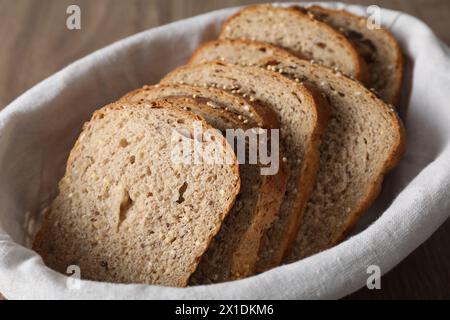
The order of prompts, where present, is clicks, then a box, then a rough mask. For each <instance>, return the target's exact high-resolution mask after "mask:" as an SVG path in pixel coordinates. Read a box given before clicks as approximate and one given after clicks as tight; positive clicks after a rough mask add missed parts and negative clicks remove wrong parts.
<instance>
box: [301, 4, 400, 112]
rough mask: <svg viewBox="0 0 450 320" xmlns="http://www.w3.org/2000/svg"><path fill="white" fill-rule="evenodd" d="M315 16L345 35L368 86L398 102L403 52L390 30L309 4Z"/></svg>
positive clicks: (395, 103) (388, 98)
mask: <svg viewBox="0 0 450 320" xmlns="http://www.w3.org/2000/svg"><path fill="white" fill-rule="evenodd" d="M308 12H310V13H311V14H312V15H313V16H314V17H315V18H316V19H318V20H320V21H322V22H325V23H327V24H329V25H330V26H332V27H334V28H336V29H337V30H339V31H340V32H341V33H343V34H344V35H345V36H346V37H347V39H349V40H350V41H351V42H352V43H353V45H354V46H355V48H356V50H358V52H359V54H360V56H361V57H362V58H363V59H364V61H365V62H366V64H367V66H368V71H369V83H368V84H369V86H370V87H371V88H373V89H374V90H375V91H376V93H377V94H378V95H379V96H380V97H381V98H382V99H383V100H384V101H386V102H388V103H391V104H393V105H398V103H399V100H400V90H401V84H402V75H403V54H402V51H401V49H400V46H399V44H398V42H397V40H395V38H394V37H393V36H392V34H391V33H390V32H389V31H388V30H386V29H384V28H381V27H380V28H376V29H369V28H368V26H367V19H366V18H365V17H360V16H357V15H354V14H352V13H350V12H347V11H345V10H333V9H327V8H322V7H320V6H312V7H309V8H308Z"/></svg>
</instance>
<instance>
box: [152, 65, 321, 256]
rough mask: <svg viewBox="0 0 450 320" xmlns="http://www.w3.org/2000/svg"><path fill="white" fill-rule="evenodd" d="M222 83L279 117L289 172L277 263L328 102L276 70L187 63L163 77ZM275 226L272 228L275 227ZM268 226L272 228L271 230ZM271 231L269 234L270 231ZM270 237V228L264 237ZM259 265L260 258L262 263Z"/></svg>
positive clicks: (306, 191) (303, 196) (299, 206)
mask: <svg viewBox="0 0 450 320" xmlns="http://www.w3.org/2000/svg"><path fill="white" fill-rule="evenodd" d="M161 83H162V84H167V83H182V84H183V83H186V84H192V85H198V86H212V87H221V88H226V89H228V90H230V91H231V92H235V93H236V94H241V95H245V96H247V97H250V98H251V99H254V100H256V101H258V102H261V103H263V104H265V105H266V106H270V107H271V108H272V109H273V110H274V111H276V112H277V113H278V115H279V117H280V123H281V135H280V136H281V141H280V144H281V147H282V148H283V150H285V156H286V157H285V158H284V159H283V161H285V162H286V163H287V164H288V167H289V171H290V176H289V181H288V187H287V190H286V193H285V195H284V199H283V203H282V205H281V209H280V213H279V215H278V219H277V220H276V221H275V223H274V224H273V225H277V226H279V227H278V230H282V232H279V233H277V234H276V236H277V237H276V238H275V237H274V238H272V239H273V241H272V243H270V248H263V247H260V251H261V250H268V251H270V254H271V257H272V259H271V262H272V265H278V264H279V263H280V262H281V260H282V257H283V254H284V253H285V251H286V248H287V247H288V246H289V240H291V239H293V238H294V236H295V235H296V234H297V231H298V219H299V217H300V216H301V214H302V212H303V210H304V208H305V204H306V201H307V199H308V198H309V196H310V193H311V191H312V189H313V187H314V182H315V178H316V172H317V170H318V162H319V152H318V148H319V144H320V137H321V135H322V133H323V131H324V130H325V127H326V123H327V118H328V105H327V104H326V102H324V101H323V99H322V97H321V95H319V94H316V92H315V91H314V90H313V91H311V90H310V89H307V88H306V87H305V86H303V85H301V84H299V83H296V82H294V81H291V80H289V79H287V78H285V77H283V76H281V75H279V74H278V73H275V72H270V71H267V70H264V69H261V68H258V67H251V66H249V67H242V66H238V65H229V64H224V63H220V62H210V63H202V64H198V65H188V66H183V67H180V68H178V69H176V70H175V71H173V72H172V73H170V74H169V75H167V76H166V77H165V78H163V79H162V81H161ZM271 229H272V228H271ZM271 229H269V231H270V230H271ZM269 231H268V232H269ZM263 237H264V238H267V237H268V234H267V232H266V233H265V234H264V235H263ZM258 263H259V262H258Z"/></svg>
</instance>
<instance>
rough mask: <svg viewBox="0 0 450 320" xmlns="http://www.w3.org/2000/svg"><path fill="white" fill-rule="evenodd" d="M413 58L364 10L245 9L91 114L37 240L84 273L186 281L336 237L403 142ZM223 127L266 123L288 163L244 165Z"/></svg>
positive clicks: (292, 256) (55, 260)
mask: <svg viewBox="0 0 450 320" xmlns="http://www.w3.org/2000/svg"><path fill="white" fill-rule="evenodd" d="M402 70H403V60H402V53H401V51H400V48H399V45H398V44H397V42H396V40H395V39H394V38H393V36H392V35H391V34H390V33H389V32H388V31H386V30H385V29H382V28H375V29H373V28H371V26H369V24H368V23H367V21H366V18H363V17H358V16H355V15H353V14H350V13H348V12H345V11H337V10H330V9H326V8H321V7H318V6H313V7H308V8H299V7H290V8H284V7H276V6H272V5H256V6H250V7H247V8H244V9H242V10H241V11H239V12H238V13H237V14H235V15H233V16H231V17H230V18H228V20H227V21H226V22H225V24H224V26H223V29H222V32H221V34H220V36H219V39H218V40H214V41H211V42H208V43H205V44H203V45H202V46H200V47H199V48H198V50H197V51H196V52H195V53H194V54H193V56H192V58H191V59H190V60H189V61H188V63H187V64H186V65H184V66H181V67H179V68H178V69H176V70H174V71H172V72H171V73H169V74H168V75H166V76H165V77H164V78H163V79H162V80H161V82H160V83H159V84H157V85H151V86H144V87H143V88H141V89H137V90H135V91H133V92H130V93H129V94H127V95H125V96H124V97H123V98H121V99H120V100H119V101H117V102H115V103H112V104H110V105H107V106H105V107H103V108H101V109H99V110H97V111H96V112H95V113H94V115H93V116H92V119H91V120H90V121H89V122H88V123H86V124H85V125H84V127H83V130H82V133H81V135H80V136H79V138H78V140H77V142H76V144H75V146H74V147H73V149H72V151H71V153H70V156H69V159H68V162H67V167H66V173H65V175H64V177H63V178H62V180H61V181H60V183H59V194H58V196H57V197H56V198H55V199H54V200H53V202H52V204H51V205H50V207H49V210H47V212H46V213H45V216H44V221H43V225H42V228H41V230H40V231H39V232H38V234H37V236H36V238H35V242H34V249H35V250H36V251H37V252H38V253H39V254H40V255H41V256H42V258H43V260H44V262H45V263H46V264H47V265H48V266H49V267H51V268H53V269H55V270H57V271H59V272H62V273H65V272H66V269H67V268H68V266H71V265H77V266H79V267H80V270H81V277H82V278H83V279H90V280H97V281H108V282H120V283H145V284H158V285H166V286H178V287H182V286H187V285H199V284H209V283H217V282H223V281H230V280H235V279H240V278H244V277H248V276H251V275H254V274H257V273H261V272H264V271H266V270H268V269H271V268H274V267H276V266H279V265H281V264H284V263H291V262H295V261H297V260H299V259H302V258H305V257H308V256H310V255H313V254H316V253H318V252H320V251H323V250H325V249H328V248H330V247H332V246H334V245H336V244H338V243H339V242H340V241H342V240H343V239H345V237H346V235H348V233H349V231H350V230H351V229H352V227H353V226H354V225H355V223H356V221H357V220H358V218H359V217H360V216H361V215H362V214H363V213H364V211H366V210H367V208H368V207H369V206H370V205H371V203H372V202H373V201H374V199H375V198H376V196H377V194H378V193H379V191H380V188H381V185H382V180H383V176H384V175H385V174H386V172H388V171H389V170H390V169H391V168H393V167H394V166H395V165H396V164H397V163H398V162H399V160H400V158H401V155H402V154H403V152H404V148H405V134H404V129H403V126H402V123H401V120H400V119H399V117H398V115H397V112H396V107H395V106H396V105H398V103H399V98H400V86H401V80H402ZM199 124H200V125H201V127H202V128H203V131H202V133H201V134H200V136H199V133H198V131H197V127H198V125H199ZM228 130H234V132H237V131H239V130H240V131H241V132H247V131H248V130H256V131H258V130H265V131H266V132H267V135H268V136H270V137H272V138H271V139H269V140H268V144H269V147H270V148H269V149H270V150H271V151H272V152H274V150H275V151H277V153H276V157H272V160H277V162H278V164H279V165H278V166H277V167H276V169H277V170H276V171H274V172H271V173H270V174H262V172H263V169H267V163H263V162H262V161H260V159H257V161H253V162H251V161H249V159H248V158H246V157H244V158H245V160H244V161H241V160H240V157H239V156H238V154H237V150H236V146H235V144H234V143H233V141H230V140H229V139H228V140H227V139H226V132H228ZM203 132H204V133H203ZM272 133H278V135H277V134H275V135H272ZM174 137H176V139H175V140H174ZM274 137H275V138H274ZM180 142H187V143H188V144H189V145H191V143H192V145H194V146H195V145H197V146H200V147H201V150H203V151H204V152H203V153H202V154H201V156H200V158H202V159H203V160H208V159H210V158H211V157H212V156H213V154H214V155H218V154H220V155H221V160H222V161H192V158H189V156H192V155H193V153H195V151H196V149H195V148H194V149H193V150H190V151H189V150H188V154H186V152H185V151H183V150H181V158H182V159H184V160H186V159H187V160H189V159H190V160H191V161H177V160H179V159H178V158H179V157H178V158H176V157H174V154H176V152H175V151H174V150H175V149H176V146H177V145H178V143H180ZM266 146H267V145H266ZM258 148H262V145H261V144H259V145H258ZM244 151H245V152H244V153H246V154H247V153H250V147H249V143H248V141H247V144H245V150H244ZM253 151H255V150H253ZM256 151H261V150H256ZM183 152H185V153H183ZM205 152H207V153H208V154H204V153H205ZM209 153H210V154H209ZM178 155H179V154H178ZM197 160H198V159H197Z"/></svg>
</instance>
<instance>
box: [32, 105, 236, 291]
mask: <svg viewBox="0 0 450 320" xmlns="http://www.w3.org/2000/svg"><path fill="white" fill-rule="evenodd" d="M198 123H200V124H201V125H202V126H203V128H205V129H209V131H208V132H209V135H208V137H206V136H205V137H198V136H195V137H194V133H195V132H194V125H195V124H198ZM176 132H177V133H178V135H174V133H176ZM181 135H182V136H184V137H185V138H186V141H193V139H196V141H198V142H200V143H201V145H202V146H203V147H205V148H207V149H208V150H211V152H212V153H213V152H218V153H221V154H222V155H223V157H224V159H227V161H228V162H226V163H222V164H209V163H206V162H200V163H195V162H194V163H193V162H190V163H177V162H174V161H173V158H172V151H173V148H174V146H176V145H177V143H178V140H174V139H173V137H176V138H177V139H178V137H180V136H181ZM200 138H203V139H200ZM239 188H240V179H239V169H238V164H237V159H236V157H235V155H234V153H233V150H232V148H231V146H230V145H229V144H228V143H227V142H226V140H225V139H224V137H223V136H222V135H221V134H220V132H218V131H216V130H213V128H212V127H211V126H210V125H209V124H207V123H206V122H205V121H204V120H203V119H202V118H201V117H199V116H195V115H193V114H192V113H190V112H187V111H185V110H183V109H182V108H173V107H171V106H169V105H167V104H166V103H164V102H162V101H160V102H158V103H156V104H155V103H151V104H150V103H149V104H142V105H138V104H135V103H128V102H123V101H122V102H120V103H115V104H112V105H108V106H106V107H105V108H103V109H100V110H99V111H96V112H95V113H94V115H93V117H92V119H91V120H90V121H89V122H88V123H86V124H85V125H84V128H83V131H82V133H81V134H80V136H79V138H78V140H77V142H76V143H75V146H74V147H73V149H72V151H71V153H70V156H69V159H68V162H67V168H66V172H65V175H64V177H63V178H62V180H61V181H60V183H59V194H58V196H57V197H56V199H55V200H54V201H53V202H52V204H51V207H50V210H49V211H48V213H47V214H46V215H45V218H44V223H43V226H42V228H41V230H40V231H39V233H38V234H37V236H36V239H35V242H34V249H35V250H36V251H37V252H38V253H39V254H40V255H41V256H42V258H43V260H44V262H45V263H46V264H47V266H49V267H51V268H53V269H55V270H57V271H59V272H62V273H65V272H66V269H67V268H68V266H70V265H77V266H78V267H80V270H81V277H82V278H83V279H90V280H98V281H107V282H121V283H146V284H158V285H167V286H185V285H187V282H188V279H189V277H190V276H191V274H192V273H193V272H194V271H195V268H196V267H197V264H198V262H199V260H200V257H201V256H202V255H203V254H204V252H205V251H206V249H207V248H208V246H209V243H210V242H211V240H212V239H213V237H214V236H215V235H216V234H217V232H218V231H219V229H220V226H221V224H222V221H223V220H224V218H225V217H226V215H227V214H228V212H229V210H230V209H231V207H232V205H233V203H234V200H235V197H236V196H237V194H238V192H239Z"/></svg>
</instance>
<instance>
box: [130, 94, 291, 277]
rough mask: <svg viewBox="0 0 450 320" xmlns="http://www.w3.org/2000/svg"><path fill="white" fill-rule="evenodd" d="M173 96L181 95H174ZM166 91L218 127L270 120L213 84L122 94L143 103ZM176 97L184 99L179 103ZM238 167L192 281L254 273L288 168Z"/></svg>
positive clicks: (244, 126) (246, 125) (247, 125)
mask: <svg viewBox="0 0 450 320" xmlns="http://www.w3.org/2000/svg"><path fill="white" fill-rule="evenodd" d="M176 95H178V96H181V98H180V97H179V98H174V97H173V96H176ZM167 96H172V97H171V98H169V99H166V100H167V101H171V103H172V104H175V105H183V106H184V107H187V108H189V110H190V111H191V112H194V113H196V114H197V115H199V116H202V117H203V118H204V119H205V120H206V121H207V122H209V123H210V124H211V125H212V126H214V127H215V128H217V129H220V130H221V131H222V132H225V130H227V129H239V128H241V129H244V130H245V129H251V128H256V127H258V125H259V126H263V127H267V126H268V125H269V124H270V123H269V124H268V123H266V122H263V123H259V122H258V121H259V120H262V119H261V118H263V117H260V116H259V111H261V110H263V109H264V107H263V106H258V107H256V104H255V103H254V102H249V101H246V100H245V99H243V98H241V97H239V96H235V95H233V94H230V93H228V92H226V91H223V90H220V89H215V88H200V87H193V86H189V85H155V86H145V87H144V88H142V89H138V90H135V91H133V92H131V93H129V94H127V95H126V96H125V97H124V98H122V99H125V100H128V101H134V102H136V103H147V101H152V100H154V99H159V98H163V97H167ZM183 96H185V97H186V96H194V97H195V98H183ZM178 100H180V101H184V102H183V103H178ZM271 112H272V111H268V110H267V111H264V112H263V113H262V114H263V115H269V114H271ZM274 116H275V115H274ZM275 119H276V117H275ZM269 121H271V122H272V125H276V124H274V123H273V122H274V119H273V118H272V117H270V118H269ZM230 143H231V141H230ZM233 145H234V144H233ZM240 172H241V191H240V193H239V195H238V199H239V200H238V201H237V202H236V204H235V205H234V207H233V209H232V210H231V212H230V214H229V215H228V217H227V218H226V219H225V221H224V224H223V225H222V228H221V230H220V232H219V234H218V235H217V237H216V239H215V240H214V241H213V242H212V244H211V245H210V247H209V249H208V251H207V252H206V253H205V255H204V256H203V257H202V259H201V262H200V264H199V266H198V268H197V271H196V272H195V273H194V275H193V277H192V278H191V281H190V283H191V284H205V283H213V282H222V281H228V280H233V279H238V278H242V277H246V276H250V275H252V274H254V273H255V266H256V262H257V258H258V251H259V246H260V241H261V238H262V234H263V233H264V232H266V231H267V229H269V228H270V226H271V224H272V223H273V221H274V219H275V218H276V216H277V214H278V211H279V208H280V205H281V201H282V199H283V195H284V192H285V189H286V185H287V178H288V172H287V168H286V166H285V165H284V164H283V163H280V170H279V171H278V173H277V174H274V175H261V172H260V167H259V166H257V165H252V164H248V162H247V164H245V163H243V164H241V165H240Z"/></svg>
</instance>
